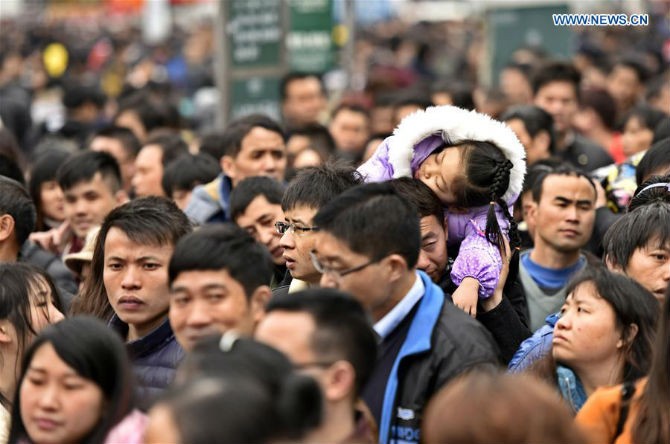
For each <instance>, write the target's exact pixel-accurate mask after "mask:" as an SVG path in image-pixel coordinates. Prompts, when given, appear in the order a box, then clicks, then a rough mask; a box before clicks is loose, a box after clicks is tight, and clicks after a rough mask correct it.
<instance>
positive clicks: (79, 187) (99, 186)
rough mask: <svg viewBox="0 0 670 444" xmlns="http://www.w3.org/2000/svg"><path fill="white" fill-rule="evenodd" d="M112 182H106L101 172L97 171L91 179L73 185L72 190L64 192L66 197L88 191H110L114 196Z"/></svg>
mask: <svg viewBox="0 0 670 444" xmlns="http://www.w3.org/2000/svg"><path fill="white" fill-rule="evenodd" d="M110 182H111V181H110V180H105V178H104V177H103V176H102V173H101V172H100V171H96V172H95V174H94V175H93V176H92V177H91V178H90V179H82V180H80V181H79V182H77V183H75V184H74V185H72V186H71V187H70V188H68V189H66V190H63V193H65V194H66V195H75V194H82V193H86V192H88V191H101V190H102V191H108V192H109V193H110V194H113V193H114V191H113V190H112V186H111V183H110Z"/></svg>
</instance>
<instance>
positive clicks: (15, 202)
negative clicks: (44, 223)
mask: <svg viewBox="0 0 670 444" xmlns="http://www.w3.org/2000/svg"><path fill="white" fill-rule="evenodd" d="M5 214H9V215H10V216H11V217H12V219H14V231H15V232H16V242H17V243H18V247H19V248H20V247H21V246H22V245H23V243H24V242H25V241H26V239H28V236H29V235H30V233H31V232H32V231H33V230H34V229H35V220H36V217H37V215H36V211H35V205H34V204H33V201H32V199H30V195H29V194H28V191H27V190H26V189H25V187H24V186H23V185H22V184H20V183H19V182H17V181H15V180H13V179H11V178H9V177H5V176H0V216H2V215H5Z"/></svg>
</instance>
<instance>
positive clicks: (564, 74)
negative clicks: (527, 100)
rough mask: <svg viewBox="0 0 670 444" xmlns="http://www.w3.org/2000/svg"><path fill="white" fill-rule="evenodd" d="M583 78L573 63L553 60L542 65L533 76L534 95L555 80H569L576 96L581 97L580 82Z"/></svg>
mask: <svg viewBox="0 0 670 444" xmlns="http://www.w3.org/2000/svg"><path fill="white" fill-rule="evenodd" d="M581 80H582V77H581V75H580V74H579V71H577V68H575V67H574V66H573V65H572V64H571V63H565V62H552V63H549V64H547V65H544V66H542V67H540V68H539V69H538V70H537V71H536V72H535V75H534V76H533V79H532V82H531V83H532V86H533V95H537V93H538V92H539V91H540V89H542V88H543V87H544V86H546V85H548V84H549V83H553V82H568V83H571V84H572V85H573V86H574V88H575V96H576V97H577V98H578V99H579V84H580V82H581Z"/></svg>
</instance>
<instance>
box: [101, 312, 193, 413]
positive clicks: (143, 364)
mask: <svg viewBox="0 0 670 444" xmlns="http://www.w3.org/2000/svg"><path fill="white" fill-rule="evenodd" d="M109 322H110V326H111V327H112V328H113V329H114V330H116V331H117V332H119V334H121V337H122V338H123V339H124V340H125V339H126V337H127V336H128V324H126V323H124V322H123V321H122V320H121V319H119V317H118V316H117V315H116V314H115V315H114V316H112V319H111V320H110V321H109ZM126 350H128V356H129V357H130V361H131V362H132V365H133V373H134V374H135V382H136V394H137V401H138V405H139V407H140V408H142V409H146V408H148V407H149V405H150V404H151V401H153V400H154V399H155V398H156V396H157V395H159V394H161V393H162V392H163V390H165V388H167V386H168V385H170V383H171V382H172V380H173V379H174V375H175V372H176V369H177V366H178V365H179V363H180V362H181V360H182V358H183V357H184V350H183V349H182V348H181V346H180V345H179V343H178V342H177V340H176V338H175V336H174V333H173V332H172V328H171V327H170V321H169V320H168V319H167V318H166V319H165V321H164V322H163V323H162V324H161V325H160V326H159V327H158V328H156V329H155V330H154V331H152V332H151V333H149V334H147V335H146V336H144V337H143V338H140V339H137V340H135V341H132V342H127V343H126Z"/></svg>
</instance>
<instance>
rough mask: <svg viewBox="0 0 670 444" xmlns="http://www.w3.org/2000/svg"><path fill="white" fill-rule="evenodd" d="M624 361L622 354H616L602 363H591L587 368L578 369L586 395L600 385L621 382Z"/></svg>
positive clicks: (589, 394)
mask: <svg viewBox="0 0 670 444" xmlns="http://www.w3.org/2000/svg"><path fill="white" fill-rule="evenodd" d="M622 370H623V362H622V361H621V357H620V355H618V354H617V355H616V356H614V357H612V358H610V359H608V360H606V361H604V362H601V363H590V364H589V365H588V366H587V367H585V368H580V369H579V370H576V371H575V373H576V374H577V376H578V377H579V380H580V381H581V383H582V386H583V387H584V392H585V393H586V396H587V397H588V396H591V394H592V393H593V392H594V391H595V390H596V389H597V388H598V387H607V386H612V385H616V384H619V383H621V377H622Z"/></svg>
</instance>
